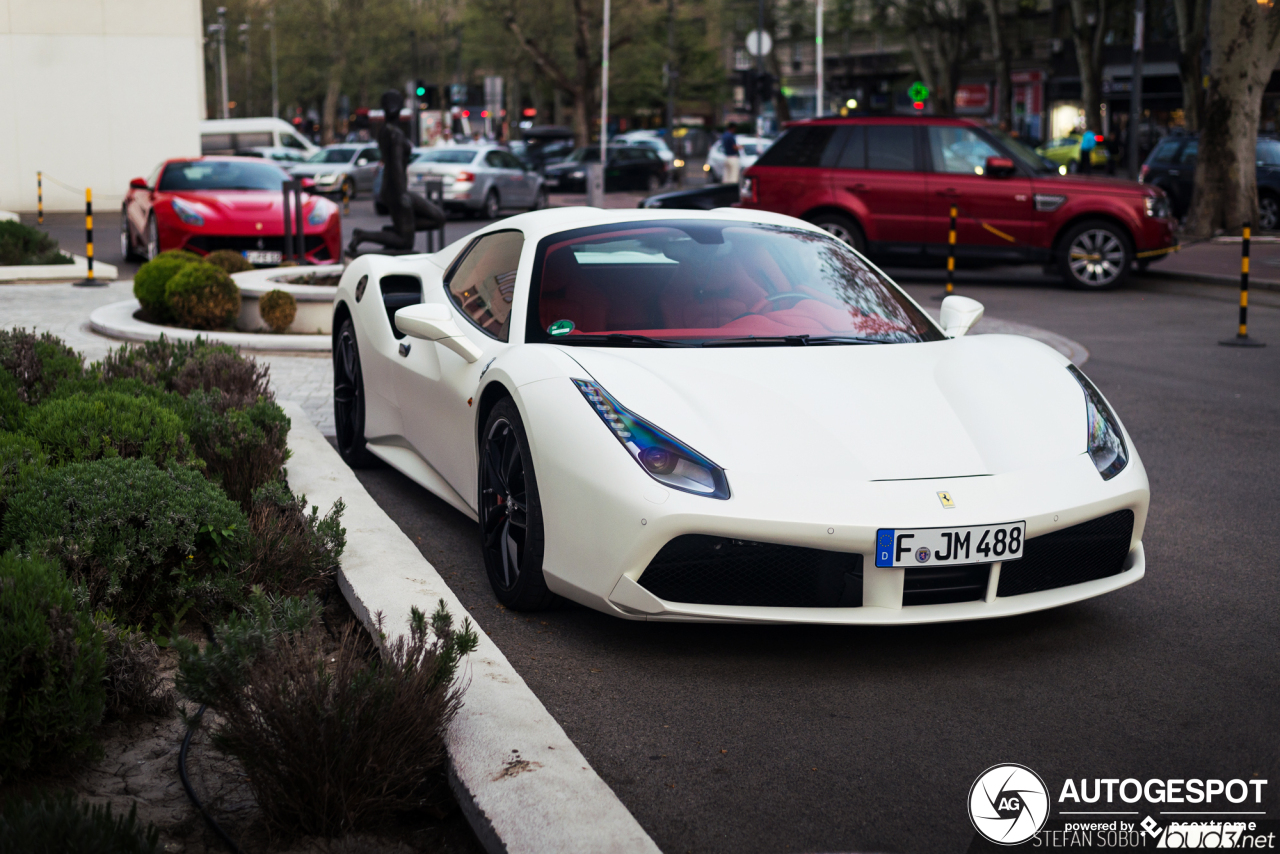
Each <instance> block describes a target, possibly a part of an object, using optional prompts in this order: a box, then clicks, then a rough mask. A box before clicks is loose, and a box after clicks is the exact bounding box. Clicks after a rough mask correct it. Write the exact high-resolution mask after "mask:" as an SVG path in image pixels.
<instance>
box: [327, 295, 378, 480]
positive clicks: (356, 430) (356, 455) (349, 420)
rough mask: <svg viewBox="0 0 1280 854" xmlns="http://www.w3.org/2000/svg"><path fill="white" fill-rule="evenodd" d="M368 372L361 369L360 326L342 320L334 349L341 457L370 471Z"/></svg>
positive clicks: (336, 422) (335, 419) (336, 424)
mask: <svg viewBox="0 0 1280 854" xmlns="http://www.w3.org/2000/svg"><path fill="white" fill-rule="evenodd" d="M364 417H365V396H364V372H363V371H362V370H361V368H360V348H359V346H358V345H357V343H356V325H355V322H354V321H352V319H351V318H349V317H348V318H347V319H346V320H344V321H342V325H341V326H340V327H338V337H337V340H336V341H335V342H334V347H333V422H334V427H335V428H336V432H337V434H338V454H339V455H340V456H341V457H342V460H343V462H345V463H346V464H347V465H349V466H351V467H352V468H368V467H370V466H372V465H374V464H375V461H376V459H377V458H376V457H374V456H373V454H371V453H369V449H368V447H367V446H366V445H365V441H364Z"/></svg>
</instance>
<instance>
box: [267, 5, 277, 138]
mask: <svg viewBox="0 0 1280 854" xmlns="http://www.w3.org/2000/svg"><path fill="white" fill-rule="evenodd" d="M275 25H276V10H275V9H268V10H267V25H266V26H267V30H269V31H270V32H271V115H272V117H273V118H277V119H278V118H280V76H279V74H278V73H277V69H276V26H275Z"/></svg>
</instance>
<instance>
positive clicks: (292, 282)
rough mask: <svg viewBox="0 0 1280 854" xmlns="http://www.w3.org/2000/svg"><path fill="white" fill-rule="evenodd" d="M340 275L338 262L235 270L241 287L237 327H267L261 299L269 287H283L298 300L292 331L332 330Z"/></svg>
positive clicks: (322, 332) (258, 328)
mask: <svg viewBox="0 0 1280 854" xmlns="http://www.w3.org/2000/svg"><path fill="white" fill-rule="evenodd" d="M341 276H342V268H341V267H338V266H336V265H327V266H311V267H271V268H268V269H262V270H248V271H246V272H243V273H233V274H232V275H231V279H232V281H234V282H235V283H236V286H237V287H239V288H240V316H239V317H238V318H237V319H236V329H239V330H241V331H244V332H257V331H259V330H264V329H266V328H267V326H266V324H265V323H263V322H262V316H261V315H260V314H259V313H258V300H259V299H261V298H262V296H263V294H265V293H267V292H268V291H284V292H285V293H287V294H291V295H292V296H293V298H294V299H295V300H297V301H298V314H297V316H296V317H295V318H294V319H293V324H292V325H290V327H289V332H290V333H318V334H322V335H328V334H330V333H331V332H332V331H333V325H332V323H333V297H334V294H336V293H337V291H338V279H339V278H341ZM315 282H318V283H315ZM330 282H332V283H331V284H330Z"/></svg>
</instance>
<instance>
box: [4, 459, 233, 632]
mask: <svg viewBox="0 0 1280 854" xmlns="http://www.w3.org/2000/svg"><path fill="white" fill-rule="evenodd" d="M247 534H248V522H247V520H246V519H245V517H244V514H243V513H241V512H240V508H239V507H237V506H236V505H235V503H234V502H232V501H230V500H229V499H228V498H227V497H226V495H224V494H223V492H222V490H220V489H218V487H217V486H215V485H214V484H212V483H210V482H209V481H208V480H206V479H205V478H204V477H202V476H201V475H200V474H199V472H196V471H192V470H191V469H186V468H172V469H168V470H164V469H160V468H158V467H156V465H155V463H153V462H151V460H148V459H124V458H120V457H112V458H107V459H101V460H95V461H94V462H88V463H70V464H67V465H64V466H60V467H59V468H56V469H49V470H48V471H46V472H44V473H43V474H42V475H40V476H39V477H37V478H35V479H34V480H33V481H32V482H31V483H30V484H29V485H28V486H27V487H26V488H25V489H23V490H22V491H21V492H18V493H15V494H14V495H13V497H12V498H10V500H9V510H8V512H7V513H6V514H5V518H4V526H3V528H0V548H3V547H8V546H9V545H17V546H22V547H23V548H24V549H27V550H30V551H32V552H35V553H43V554H47V555H49V556H51V557H55V558H57V559H59V560H60V561H61V562H62V565H63V566H64V567H65V568H66V570H67V572H68V573H69V575H70V576H71V579H72V580H73V581H74V582H76V583H77V584H79V585H81V587H82V589H83V591H84V596H85V598H87V600H88V602H89V603H90V604H91V605H92V606H93V607H94V608H97V609H109V610H111V611H112V612H113V613H114V614H115V615H116V616H117V618H119V619H120V620H122V621H124V622H126V623H130V624H132V623H146V624H148V625H150V624H152V623H153V622H154V620H155V619H156V617H157V612H163V613H164V614H168V613H179V612H180V611H181V610H182V609H184V608H186V607H189V606H191V605H194V606H197V607H198V608H199V609H200V610H201V611H206V610H211V611H216V610H217V609H219V608H221V607H223V606H224V605H225V603H227V602H229V601H231V602H234V601H237V600H238V598H239V596H240V590H241V586H240V585H239V583H238V581H237V580H236V578H235V575H234V571H235V570H236V569H238V568H239V567H240V565H241V564H242V563H243V559H244V548H245V540H246V538H247Z"/></svg>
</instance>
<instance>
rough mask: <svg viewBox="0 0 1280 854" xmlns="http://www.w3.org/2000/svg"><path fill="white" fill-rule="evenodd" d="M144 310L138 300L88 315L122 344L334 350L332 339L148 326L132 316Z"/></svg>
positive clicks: (91, 324) (94, 326)
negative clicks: (165, 340) (160, 342)
mask: <svg viewBox="0 0 1280 854" xmlns="http://www.w3.org/2000/svg"><path fill="white" fill-rule="evenodd" d="M140 308H142V305H141V304H140V303H139V302H138V301H137V300H136V299H130V300H125V301H123V302H113V303H111V304H110V305H104V306H100V307H98V308H95V309H94V310H93V312H92V313H90V315H89V327H90V328H91V329H93V331H94V332H97V333H99V334H101V335H106V336H107V337H108V338H119V339H120V340H122V341H158V340H159V339H160V336H161V335H164V336H165V337H166V338H169V339H171V340H176V341H194V340H196V338H197V337H199V338H203V339H205V340H206V341H217V342H218V343H220V344H230V345H231V346H232V347H238V348H239V349H241V350H250V351H253V352H259V353H262V352H265V353H297V352H313V353H327V352H329V350H330V349H331V348H332V346H333V341H332V338H331V336H329V335H272V334H269V333H258V332H219V331H213V332H209V331H205V330H200V329H182V328H180V327H177V326H160V325H159V324H156V323H145V322H143V321H141V320H138V319H137V318H135V317H134V316H133V313H134V312H135V311H137V310H138V309H140Z"/></svg>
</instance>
